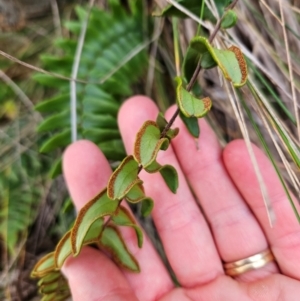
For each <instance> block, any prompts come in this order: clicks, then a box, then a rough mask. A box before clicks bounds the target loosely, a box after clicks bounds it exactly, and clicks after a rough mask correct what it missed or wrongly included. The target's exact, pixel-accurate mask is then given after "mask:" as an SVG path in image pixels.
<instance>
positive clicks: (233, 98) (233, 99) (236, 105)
mask: <svg viewBox="0 0 300 301" xmlns="http://www.w3.org/2000/svg"><path fill="white" fill-rule="evenodd" d="M225 89H226V92H227V95H228V98H229V100H230V103H231V106H232V108H233V111H234V113H235V117H236V119H237V121H238V124H239V126H240V129H241V131H242V134H243V137H244V139H245V143H246V146H247V149H248V152H249V156H250V159H251V162H252V165H253V168H254V172H255V175H256V177H257V180H258V183H259V186H260V190H261V194H262V197H263V200H264V204H265V207H266V211H267V214H268V219H269V223H270V226H271V227H272V226H273V224H274V222H275V219H276V216H275V213H274V210H273V208H272V205H271V202H270V198H269V195H268V191H267V188H266V185H265V183H264V180H263V177H262V174H261V172H260V168H259V166H258V163H257V160H256V157H255V155H254V151H253V148H252V144H251V141H250V137H249V132H248V129H247V125H246V123H245V118H244V114H243V111H242V108H241V105H240V102H239V101H238V98H237V95H236V92H235V88H234V87H233V86H232V85H231V87H229V84H228V83H227V81H225ZM230 91H232V93H231V92H230Z"/></svg>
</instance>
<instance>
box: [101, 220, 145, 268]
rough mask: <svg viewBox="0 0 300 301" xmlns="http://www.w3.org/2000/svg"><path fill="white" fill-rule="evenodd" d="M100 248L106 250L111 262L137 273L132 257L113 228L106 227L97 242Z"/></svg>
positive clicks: (135, 261)
mask: <svg viewBox="0 0 300 301" xmlns="http://www.w3.org/2000/svg"><path fill="white" fill-rule="evenodd" d="M99 244H100V246H101V247H103V248H104V249H106V250H107V251H108V252H109V253H110V254H111V255H112V258H113V260H114V261H115V262H116V263H117V264H118V265H119V266H120V267H122V268H124V269H127V270H130V271H132V272H139V271H140V267H139V264H138V262H137V260H136V259H135V258H134V256H133V255H132V254H131V253H130V252H129V251H128V249H127V247H126V244H125V243H124V240H123V238H122V236H121V234H120V232H119V231H118V230H117V228H115V227H113V226H107V227H106V228H105V229H104V231H103V233H102V235H101V239H100V242H99Z"/></svg>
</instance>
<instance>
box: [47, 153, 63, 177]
mask: <svg viewBox="0 0 300 301" xmlns="http://www.w3.org/2000/svg"><path fill="white" fill-rule="evenodd" d="M61 173H62V158H58V159H57V160H55V161H54V163H53V164H52V167H51V169H50V171H49V177H50V179H54V178H56V177H57V176H59V175H60V174H61Z"/></svg>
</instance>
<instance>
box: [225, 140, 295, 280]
mask: <svg viewBox="0 0 300 301" xmlns="http://www.w3.org/2000/svg"><path fill="white" fill-rule="evenodd" d="M253 149H254V153H255V156H256V159H257V161H258V164H259V166H260V171H261V173H262V176H263V179H264V183H265V185H266V187H267V190H268V195H269V198H270V201H271V203H272V207H273V210H274V212H275V215H276V222H275V224H274V226H273V228H271V227H270V224H269V221H268V217H267V212H266V208H265V206H264V202H263V199H262V195H261V191H260V187H259V184H258V182H257V178H256V176H255V173H254V170H253V166H252V164H251V161H250V159H249V155H248V151H247V148H246V146H245V143H244V142H243V141H240V140H238V141H234V142H232V143H230V144H229V145H228V147H227V148H226V149H225V151H224V162H225V165H226V168H227V170H228V172H229V174H230V176H231V177H232V179H233V181H234V182H235V185H236V186H237V188H238V189H239V191H240V192H241V194H242V195H243V197H244V198H245V200H246V201H247V203H248V204H249V206H250V207H251V209H252V211H253V212H254V214H255V216H256V218H257V219H258V221H259V223H260V224H261V227H262V228H263V230H264V232H265V234H266V236H267V239H268V241H269V243H270V245H271V247H272V251H273V253H274V256H275V258H276V260H277V263H278V265H279V267H280V270H281V272H282V273H284V274H285V275H288V276H291V277H294V278H296V279H300V260H299V258H300V257H299V253H300V226H299V223H298V222H297V219H296V217H295V214H294V213H293V210H292V207H291V205H290V203H289V201H288V198H287V196H286V194H285V192H284V189H283V187H282V185H281V183H280V181H279V179H278V177H277V175H276V173H275V171H274V169H273V167H272V165H271V164H270V162H269V160H268V159H267V158H266V156H265V155H264V154H263V153H262V151H260V150H259V149H258V148H257V147H255V146H253ZM240 162H243V168H241V166H240ZM294 204H295V206H296V208H297V210H298V212H300V210H299V204H298V202H297V201H296V200H295V199H294Z"/></svg>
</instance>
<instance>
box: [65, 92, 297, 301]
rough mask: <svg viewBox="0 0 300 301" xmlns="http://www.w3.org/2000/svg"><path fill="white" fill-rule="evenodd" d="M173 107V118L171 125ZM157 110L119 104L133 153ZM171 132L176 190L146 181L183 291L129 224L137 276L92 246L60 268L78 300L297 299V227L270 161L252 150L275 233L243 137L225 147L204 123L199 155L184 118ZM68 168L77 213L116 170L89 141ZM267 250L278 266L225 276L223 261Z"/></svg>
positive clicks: (165, 157)
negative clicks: (140, 131) (273, 216)
mask: <svg viewBox="0 0 300 301" xmlns="http://www.w3.org/2000/svg"><path fill="white" fill-rule="evenodd" d="M174 110H175V108H171V109H170V110H169V111H168V112H167V119H168V118H170V116H171V115H172V113H174ZM157 112H158V110H157V108H156V106H155V104H154V103H153V102H152V101H151V100H149V99H148V98H146V97H143V96H135V97H133V98H131V99H130V100H128V101H127V102H125V104H124V105H123V106H122V108H121V111H120V114H119V125H120V130H121V133H122V137H123V140H124V144H125V147H126V150H127V152H128V153H129V154H131V153H132V147H133V143H134V139H135V134H136V132H137V130H138V129H139V127H140V126H141V125H142V123H143V122H144V121H145V120H148V119H152V120H155V118H156V115H157ZM175 126H176V127H179V128H180V133H179V135H178V136H177V137H176V138H175V139H174V140H173V141H172V148H169V149H168V151H166V152H160V153H159V156H158V161H159V162H160V163H162V164H172V165H173V166H174V167H176V169H177V171H178V174H179V188H178V191H177V194H175V195H174V194H172V193H171V192H170V191H169V190H168V188H167V186H166V185H165V183H164V182H163V180H162V179H161V178H160V175H159V174H147V173H143V172H141V174H140V177H141V179H142V180H143V181H144V186H145V190H146V195H148V196H150V197H152V198H153V199H154V201H155V207H154V209H153V214H152V216H153V220H154V222H155V226H156V228H157V231H158V233H159V235H160V239H161V241H162V243H163V246H164V250H165V253H166V256H167V258H168V261H169V263H170V265H171V267H172V269H173V271H174V273H175V275H176V278H177V279H178V281H179V283H180V287H175V285H174V283H173V282H172V280H171V277H170V275H169V273H168V271H167V270H166V268H165V266H164V264H163V263H162V260H161V259H160V258H159V256H158V254H157V253H156V251H155V249H154V247H153V246H152V244H151V242H150V240H149V239H148V238H147V237H146V238H145V241H144V245H143V248H142V249H139V248H138V247H137V243H136V237H135V234H134V232H133V231H132V229H129V228H126V227H124V228H122V229H121V231H122V234H123V236H124V239H125V241H126V243H127V245H128V248H129V250H130V251H131V252H132V253H133V255H134V256H135V257H136V258H137V260H138V262H139V264H140V267H141V273H139V274H134V273H131V272H126V271H123V270H120V269H119V268H118V267H117V266H116V265H115V264H114V263H113V262H112V261H111V260H110V259H109V258H108V257H107V256H106V255H105V254H103V253H102V252H101V251H98V250H96V249H92V248H89V247H86V248H84V249H83V250H82V252H81V253H80V255H79V256H78V257H76V258H69V259H68V261H67V263H66V264H65V266H64V268H63V272H64V273H65V275H66V276H67V278H68V280H69V285H70V287H71V291H72V296H73V300H74V301H93V300H97V301H99V300H105V301H110V300H113V301H117V300H126V301H131V300H141V301H148V300H149V301H150V300H151V301H153V300H162V301H171V300H172V301H173V300H174V301H175V300H176V301H177V300H179V301H188V300H195V301H200V300H205V301H220V300H239V301H240V300H241V301H244V300H245V301H246V300H249V301H250V300H252V301H253V300H263V301H269V300H270V301H274V300H295V301H296V300H299V296H300V281H299V280H300V226H299V224H298V223H297V220H296V218H295V216H294V214H293V212H292V209H291V206H290V204H289V202H288V200H287V198H286V196H285V193H284V191H283V189H282V187H281V185H280V183H279V180H278V179H277V177H276V175H275V173H274V170H273V168H272V166H271V165H270V163H269V162H268V160H267V158H266V157H265V156H264V155H263V153H262V152H261V151H260V150H259V149H257V148H255V147H254V151H255V154H256V157H257V160H258V162H259V165H260V168H261V171H262V174H263V177H264V181H265V184H266V186H267V188H268V192H269V197H270V199H271V202H272V204H273V209H274V211H275V214H276V217H277V220H276V224H275V225H274V227H273V228H271V227H270V226H269V222H268V217H267V213H266V209H265V207H264V203H263V200H262V197H261V193H260V189H259V185H258V183H257V180H256V177H255V175H254V171H253V167H252V165H251V163H250V159H249V156H248V152H247V149H246V147H245V143H244V142H243V141H241V140H237V141H234V142H231V143H230V144H229V145H227V146H226V147H225V149H223V150H222V149H221V147H220V146H219V144H218V142H217V139H216V137H215V135H214V133H213V131H212V130H211V129H210V128H209V126H208V125H207V124H206V123H205V121H204V120H201V121H200V127H201V135H200V141H199V149H197V148H196V144H195V140H194V139H193V138H192V137H191V136H190V135H189V134H188V133H187V130H186V129H185V127H184V125H183V124H182V122H181V121H180V120H179V119H178V120H176V122H175ZM63 167H64V175H65V178H66V181H67V185H68V188H69V190H70V193H71V196H72V198H73V200H74V202H75V205H76V208H77V209H80V208H81V207H82V206H83V205H84V204H85V203H86V202H87V201H89V200H90V199H91V198H92V197H93V196H94V195H96V194H97V193H98V192H99V191H100V190H102V189H103V188H104V187H105V186H106V184H107V181H108V178H109V176H110V174H111V169H110V167H109V164H108V162H107V161H106V159H105V157H104V156H103V155H102V153H101V152H100V151H99V149H98V148H97V147H96V146H95V145H94V144H92V143H91V142H88V141H78V142H76V143H74V144H73V145H71V146H70V147H69V148H68V149H67V151H66V152H65V155H64V160H63ZM298 208H299V206H298ZM268 247H269V248H270V249H271V250H272V252H273V254H274V256H275V258H276V262H274V261H273V262H270V263H268V264H267V265H265V266H264V267H263V268H260V269H257V270H252V271H248V272H246V273H244V274H242V275H239V276H238V277H235V278H233V277H229V276H226V275H225V273H224V270H223V265H222V262H231V261H236V260H239V259H242V258H245V257H249V256H251V255H253V254H257V253H260V252H262V251H264V250H265V249H267V248H268Z"/></svg>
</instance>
